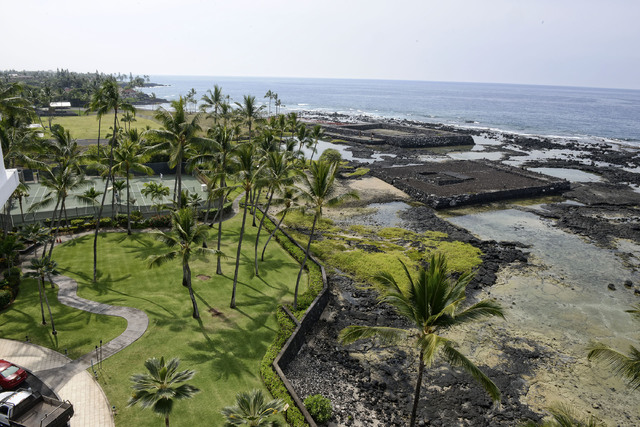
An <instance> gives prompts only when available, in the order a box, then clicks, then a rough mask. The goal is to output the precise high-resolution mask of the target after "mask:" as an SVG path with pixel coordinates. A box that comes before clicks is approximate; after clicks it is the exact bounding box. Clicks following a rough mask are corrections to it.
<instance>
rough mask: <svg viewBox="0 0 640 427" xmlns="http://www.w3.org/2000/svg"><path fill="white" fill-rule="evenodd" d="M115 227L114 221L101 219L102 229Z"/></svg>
mask: <svg viewBox="0 0 640 427" xmlns="http://www.w3.org/2000/svg"><path fill="white" fill-rule="evenodd" d="M112 225H113V221H111V218H109V217H107V218H100V227H111V226H112Z"/></svg>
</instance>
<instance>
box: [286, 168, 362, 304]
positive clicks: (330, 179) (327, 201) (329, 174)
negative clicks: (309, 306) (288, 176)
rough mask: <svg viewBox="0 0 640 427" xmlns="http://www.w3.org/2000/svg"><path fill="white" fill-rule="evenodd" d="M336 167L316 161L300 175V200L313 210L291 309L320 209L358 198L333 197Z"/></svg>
mask: <svg viewBox="0 0 640 427" xmlns="http://www.w3.org/2000/svg"><path fill="white" fill-rule="evenodd" d="M336 171H337V167H336V165H335V164H330V163H326V162H321V161H316V162H311V163H310V164H309V173H308V174H302V175H301V176H302V190H301V198H303V199H304V200H306V201H307V203H308V204H309V205H311V208H312V209H313V225H312V226H311V232H310V233H309V242H308V243H307V249H306V250H305V253H304V260H303V261H302V264H300V271H299V272H298V278H297V279H296V288H295V291H294V294H293V309H294V310H297V309H298V287H299V285H300V278H301V277H302V272H303V271H304V267H305V265H306V263H307V259H308V258H309V249H310V248H311V241H312V240H313V233H314V231H315V229H316V224H317V223H318V220H319V219H320V217H321V216H322V209H323V208H324V207H325V206H335V205H337V204H340V203H342V202H343V201H345V200H347V199H350V198H352V199H353V198H358V195H357V194H356V193H354V192H347V193H343V194H340V195H335V192H336V189H335V187H334V186H333V183H334V181H335V179H336Z"/></svg>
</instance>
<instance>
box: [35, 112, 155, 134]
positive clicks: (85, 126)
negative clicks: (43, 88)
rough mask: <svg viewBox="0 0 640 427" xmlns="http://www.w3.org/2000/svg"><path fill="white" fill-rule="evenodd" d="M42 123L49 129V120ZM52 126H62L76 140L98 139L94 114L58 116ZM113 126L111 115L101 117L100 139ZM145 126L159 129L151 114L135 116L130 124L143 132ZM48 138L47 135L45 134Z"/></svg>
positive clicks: (45, 118)
mask: <svg viewBox="0 0 640 427" xmlns="http://www.w3.org/2000/svg"><path fill="white" fill-rule="evenodd" d="M42 123H43V124H44V126H45V127H46V128H47V130H48V129H49V118H48V117H43V118H42ZM51 124H52V125H56V124H58V125H62V126H63V127H64V128H65V129H66V130H68V131H69V132H70V133H71V136H72V137H73V138H76V139H97V138H98V119H97V118H96V116H95V114H92V115H89V116H84V115H83V116H60V117H53V120H52V121H51ZM110 126H113V114H107V115H105V116H103V117H102V125H101V127H100V135H101V137H100V138H106V135H107V134H108V133H110V132H111V131H110V130H109V127H110ZM120 126H124V123H123V122H120ZM127 126H128V124H127ZM146 126H150V127H151V128H152V129H153V128H159V127H160V126H159V124H158V122H156V121H154V120H153V119H152V118H151V112H144V113H141V114H138V115H137V116H136V121H135V122H132V123H131V128H132V129H133V128H138V129H139V130H141V131H142V130H145V128H146ZM47 136H48V133H47Z"/></svg>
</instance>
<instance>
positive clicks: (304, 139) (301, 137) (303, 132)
mask: <svg viewBox="0 0 640 427" xmlns="http://www.w3.org/2000/svg"><path fill="white" fill-rule="evenodd" d="M296 138H297V139H298V153H297V155H296V157H298V158H302V156H301V154H302V147H303V146H305V147H306V146H307V145H309V140H310V139H309V128H308V127H307V126H306V125H305V124H304V123H301V124H299V125H298V131H297V132H296ZM303 163H304V162H303Z"/></svg>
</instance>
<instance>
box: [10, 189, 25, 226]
mask: <svg viewBox="0 0 640 427" xmlns="http://www.w3.org/2000/svg"><path fill="white" fill-rule="evenodd" d="M11 197H15V198H16V199H18V205H19V206H20V219H21V220H22V222H23V223H24V208H23V205H22V200H23V199H26V198H27V197H29V186H28V185H27V184H25V183H24V182H20V183H19V184H18V186H17V187H16V189H15V190H14V192H13V194H12V195H11Z"/></svg>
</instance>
